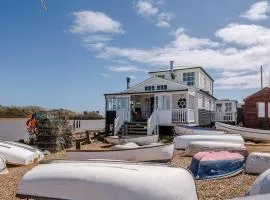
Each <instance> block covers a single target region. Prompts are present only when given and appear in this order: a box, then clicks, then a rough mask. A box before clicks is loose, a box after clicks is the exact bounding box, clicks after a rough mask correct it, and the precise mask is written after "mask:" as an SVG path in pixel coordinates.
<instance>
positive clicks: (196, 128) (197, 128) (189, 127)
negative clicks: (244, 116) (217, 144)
mask: <svg viewBox="0 0 270 200" xmlns="http://www.w3.org/2000/svg"><path fill="white" fill-rule="evenodd" d="M177 126H178V127H180V128H186V129H191V130H198V131H199V130H201V131H218V132H225V133H226V131H224V130H221V129H211V128H202V127H196V126H195V127H194V126H183V125H177Z"/></svg>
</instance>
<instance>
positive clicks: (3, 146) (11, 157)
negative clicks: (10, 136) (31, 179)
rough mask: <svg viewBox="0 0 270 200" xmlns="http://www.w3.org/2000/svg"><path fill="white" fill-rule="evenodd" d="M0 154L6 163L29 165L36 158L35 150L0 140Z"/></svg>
mask: <svg viewBox="0 0 270 200" xmlns="http://www.w3.org/2000/svg"><path fill="white" fill-rule="evenodd" d="M0 155H2V156H3V157H4V159H5V160H6V162H7V163H8V164H13V165H29V164H32V163H33V162H34V160H35V158H36V154H35V152H32V151H29V150H27V149H25V148H21V147H18V146H14V145H10V144H7V143H6V142H0Z"/></svg>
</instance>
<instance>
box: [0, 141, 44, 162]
mask: <svg viewBox="0 0 270 200" xmlns="http://www.w3.org/2000/svg"><path fill="white" fill-rule="evenodd" d="M1 142H2V143H6V144H9V145H13V146H16V147H20V148H23V149H26V150H28V151H32V152H33V153H35V155H36V158H37V159H38V161H42V160H44V153H43V152H42V150H40V149H38V148H36V147H32V146H30V145H27V144H23V143H19V142H13V141H1Z"/></svg>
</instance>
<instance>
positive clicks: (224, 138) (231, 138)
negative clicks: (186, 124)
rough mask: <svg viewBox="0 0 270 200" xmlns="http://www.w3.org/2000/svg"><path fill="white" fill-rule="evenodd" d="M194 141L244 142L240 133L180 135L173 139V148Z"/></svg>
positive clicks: (184, 147)
mask: <svg viewBox="0 0 270 200" xmlns="http://www.w3.org/2000/svg"><path fill="white" fill-rule="evenodd" d="M195 141H208V142H210V141H211V142H230V143H236V144H244V140H243V138H242V137H241V136H240V135H181V136H177V137H175V138H174V139H173V142H174V143H175V144H174V146H175V149H186V148H187V147H188V145H189V144H190V143H191V142H195Z"/></svg>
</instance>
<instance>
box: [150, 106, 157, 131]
mask: <svg viewBox="0 0 270 200" xmlns="http://www.w3.org/2000/svg"><path fill="white" fill-rule="evenodd" d="M157 116H158V112H157V110H156V109H155V110H154V111H153V113H152V114H151V116H150V117H149V118H148V119H147V135H152V133H153V131H155V130H156V126H157Z"/></svg>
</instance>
